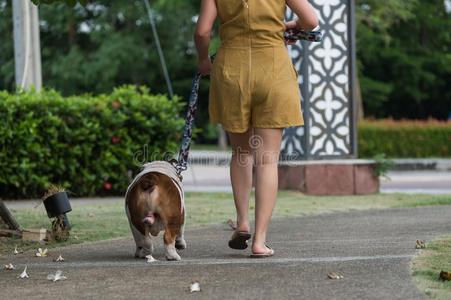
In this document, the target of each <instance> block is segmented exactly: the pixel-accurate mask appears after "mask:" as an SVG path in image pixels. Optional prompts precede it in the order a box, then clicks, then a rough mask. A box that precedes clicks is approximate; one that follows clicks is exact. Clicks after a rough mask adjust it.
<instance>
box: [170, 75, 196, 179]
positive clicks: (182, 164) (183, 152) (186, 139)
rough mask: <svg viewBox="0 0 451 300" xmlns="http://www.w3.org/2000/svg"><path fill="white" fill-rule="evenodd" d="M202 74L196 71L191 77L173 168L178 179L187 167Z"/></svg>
mask: <svg viewBox="0 0 451 300" xmlns="http://www.w3.org/2000/svg"><path fill="white" fill-rule="evenodd" d="M201 77H202V75H201V74H200V73H196V75H194V79H193V85H192V88H191V94H190V96H189V101H188V111H187V112H186V120H185V129H184V131H183V137H182V144H181V146H180V151H179V158H178V160H177V161H176V164H175V170H176V171H177V175H178V176H179V178H180V180H182V175H181V173H182V171H185V170H186V169H187V165H188V155H189V147H190V146H191V138H192V136H193V125H194V117H195V115H196V110H197V99H198V98H199V84H200V79H201Z"/></svg>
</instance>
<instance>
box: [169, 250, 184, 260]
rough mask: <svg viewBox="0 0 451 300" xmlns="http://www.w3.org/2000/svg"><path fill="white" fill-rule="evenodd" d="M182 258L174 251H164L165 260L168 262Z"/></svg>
mask: <svg viewBox="0 0 451 300" xmlns="http://www.w3.org/2000/svg"><path fill="white" fill-rule="evenodd" d="M181 259H182V258H181V257H180V255H178V253H177V251H175V249H169V250H168V251H166V260H169V261H179V260H181Z"/></svg>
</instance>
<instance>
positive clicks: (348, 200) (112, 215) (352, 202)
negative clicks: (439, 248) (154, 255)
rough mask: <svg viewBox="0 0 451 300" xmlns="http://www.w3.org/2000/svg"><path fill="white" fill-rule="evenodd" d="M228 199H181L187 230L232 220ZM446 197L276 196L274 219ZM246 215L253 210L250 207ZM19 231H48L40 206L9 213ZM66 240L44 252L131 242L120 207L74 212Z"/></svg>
mask: <svg viewBox="0 0 451 300" xmlns="http://www.w3.org/2000/svg"><path fill="white" fill-rule="evenodd" d="M232 199H233V197H232V194H230V193H187V194H186V199H185V202H186V205H187V220H186V224H187V227H188V228H189V227H194V226H202V225H209V224H219V223H223V222H225V221H227V220H228V219H234V217H235V209H234V205H233V200H232ZM450 204H451V195H406V194H378V195H366V196H340V197H318V196H306V195H303V194H301V193H298V192H289V191H281V192H279V194H278V202H277V206H276V209H275V211H274V218H283V217H294V216H303V215H317V214H324V213H333V212H339V211H350V210H366V209H383V208H398V207H416V206H423V205H450ZM250 209H251V210H253V209H254V203H253V201H252V202H251V205H250ZM12 213H13V215H14V216H15V217H16V219H17V221H18V222H19V224H20V225H21V226H22V227H23V228H41V227H42V228H49V227H50V220H49V219H48V218H47V215H46V213H45V210H44V208H43V207H42V206H40V207H38V208H34V209H17V210H12ZM69 220H70V222H71V224H72V226H73V227H72V231H71V237H70V239H69V240H68V241H67V242H64V243H49V244H48V245H46V247H49V248H51V247H54V246H63V245H68V244H74V243H81V242H87V241H98V240H105V239H111V238H119V237H125V236H131V234H130V228H129V225H128V222H127V218H126V216H125V212H124V205H123V203H122V201H120V202H118V203H115V204H111V203H107V204H99V205H86V206H78V207H76V208H75V209H74V210H73V211H72V212H71V213H70V214H69ZM16 245H17V246H18V247H19V248H21V249H24V250H26V249H30V248H36V243H24V242H22V241H20V240H17V239H7V240H6V241H5V242H0V255H1V254H4V253H10V251H12V250H13V249H14V247H15V246H16Z"/></svg>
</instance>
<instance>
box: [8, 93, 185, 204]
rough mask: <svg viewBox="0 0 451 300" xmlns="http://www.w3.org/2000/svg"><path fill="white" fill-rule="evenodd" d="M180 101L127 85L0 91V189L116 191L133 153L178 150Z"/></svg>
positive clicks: (28, 193)
mask: <svg viewBox="0 0 451 300" xmlns="http://www.w3.org/2000/svg"><path fill="white" fill-rule="evenodd" d="M182 106H183V105H182V103H181V102H180V100H179V99H178V98H174V99H168V98H167V97H166V96H163V95H151V94H149V90H148V89H146V88H144V87H141V88H137V87H133V86H125V87H121V88H118V89H115V90H114V91H113V92H112V93H111V94H110V95H99V96H96V97H94V96H90V95H84V96H76V97H69V98H63V97H62V96H61V95H60V94H58V93H57V92H55V91H51V90H50V91H42V92H40V93H37V92H29V93H19V94H10V93H8V92H0V120H1V121H2V125H1V126H0V197H1V198H30V197H40V196H42V194H43V193H44V191H45V190H46V189H47V187H48V186H49V185H50V184H57V185H61V186H63V187H65V188H67V189H68V190H69V191H71V192H72V193H73V194H74V195H75V196H77V197H80V196H92V195H108V194H116V195H122V194H123V193H124V191H125V189H126V187H127V185H128V183H129V180H130V177H131V176H132V173H133V172H136V170H137V169H138V168H139V163H138V162H137V159H136V158H138V160H141V161H142V160H143V159H144V156H145V155H146V154H147V158H149V155H152V157H150V159H161V158H162V157H163V155H167V154H168V153H174V151H177V148H178V140H179V139H180V134H181V131H182V128H183V124H184V121H183V118H181V117H180V115H179V113H180V110H181V109H182ZM137 154H141V155H139V157H137Z"/></svg>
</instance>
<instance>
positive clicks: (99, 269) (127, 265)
mask: <svg viewBox="0 0 451 300" xmlns="http://www.w3.org/2000/svg"><path fill="white" fill-rule="evenodd" d="M450 216H451V206H435V207H421V208H409V209H392V210H373V211H363V212H362V211H360V212H349V213H336V214H329V215H322V216H311V217H300V218H289V219H278V220H274V221H273V223H272V227H271V230H270V234H269V241H270V245H271V246H272V247H273V248H274V249H275V251H276V255H275V256H274V257H272V258H268V259H259V260H255V259H250V258H248V255H249V250H245V251H234V250H231V249H228V248H227V246H226V245H227V240H228V238H229V236H230V235H231V231H230V230H229V228H227V227H226V225H222V226H216V227H204V228H197V229H188V230H187V232H186V238H187V242H188V249H186V250H184V251H181V252H180V253H181V256H182V258H183V260H182V261H181V262H166V261H164V254H163V248H162V243H161V238H158V245H157V246H156V250H155V253H154V257H155V258H156V259H159V260H162V261H159V262H156V263H152V264H147V263H146V262H145V261H144V260H138V259H134V258H133V257H132V254H133V247H134V246H133V242H132V240H131V239H120V240H113V241H106V242H99V243H91V244H83V245H75V246H71V247H68V248H63V249H60V250H52V251H51V254H52V256H57V255H58V254H59V252H60V251H61V253H62V255H63V256H64V258H65V259H66V261H65V262H64V263H55V262H52V258H51V257H48V258H36V257H32V256H33V253H25V254H21V255H17V256H13V255H10V256H7V257H5V256H3V257H0V264H1V265H4V264H6V263H9V262H12V263H13V264H15V265H17V266H18V267H19V268H20V270H15V271H4V270H2V271H0V289H1V293H2V296H7V298H8V299H71V298H83V299H199V298H200V299H423V298H424V297H423V294H422V293H421V292H420V291H418V290H417V289H416V287H415V286H414V284H413V282H412V281H411V278H410V274H409V272H410V271H409V263H410V260H411V259H412V257H413V256H414V255H415V254H416V253H417V250H415V240H416V239H425V240H430V239H432V238H434V237H436V236H438V235H442V234H449V233H451V218H450ZM111 221H112V222H114V220H111ZM188 228H189V224H188ZM25 265H27V266H28V274H29V275H30V278H29V279H26V280H20V279H17V278H16V276H17V275H18V274H19V273H20V271H21V270H22V269H23V267H24V266H25ZM57 269H61V270H63V272H64V274H65V275H66V276H67V277H68V280H66V281H62V282H55V283H53V282H50V281H47V280H46V276H47V274H49V273H50V272H54V271H55V270H57ZM329 272H337V273H339V274H341V275H343V276H344V279H341V280H330V279H327V274H328V273H329ZM193 280H198V281H199V282H200V286H201V288H202V291H201V292H200V293H196V294H190V293H189V292H188V288H189V285H190V283H191V281H193Z"/></svg>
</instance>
